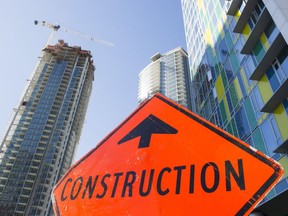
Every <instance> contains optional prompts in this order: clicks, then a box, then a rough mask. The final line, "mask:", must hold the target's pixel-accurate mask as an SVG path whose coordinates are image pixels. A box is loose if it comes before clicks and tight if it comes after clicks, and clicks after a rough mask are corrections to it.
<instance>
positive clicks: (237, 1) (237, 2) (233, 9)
mask: <svg viewBox="0 0 288 216" xmlns="http://www.w3.org/2000/svg"><path fill="white" fill-rule="evenodd" d="M241 2H242V0H232V2H231V5H230V7H229V9H228V11H227V15H230V16H234V15H235V13H236V11H237V9H238V8H239V6H240V4H241Z"/></svg>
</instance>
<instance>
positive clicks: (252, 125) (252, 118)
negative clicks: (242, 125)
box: [244, 98, 257, 131]
mask: <svg viewBox="0 0 288 216" xmlns="http://www.w3.org/2000/svg"><path fill="white" fill-rule="evenodd" d="M244 106H245V110H246V113H247V117H248V121H249V124H250V128H251V130H252V131H253V129H254V128H255V127H257V121H256V118H255V112H254V110H253V108H252V104H251V101H250V99H249V98H247V99H246V100H245V101H244Z"/></svg>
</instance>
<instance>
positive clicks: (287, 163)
mask: <svg viewBox="0 0 288 216" xmlns="http://www.w3.org/2000/svg"><path fill="white" fill-rule="evenodd" d="M278 162H279V163H280V164H281V165H282V167H283V169H284V175H283V177H282V178H285V177H287V176H288V158H287V156H284V157H282V158H281V159H280V160H279V161H278Z"/></svg>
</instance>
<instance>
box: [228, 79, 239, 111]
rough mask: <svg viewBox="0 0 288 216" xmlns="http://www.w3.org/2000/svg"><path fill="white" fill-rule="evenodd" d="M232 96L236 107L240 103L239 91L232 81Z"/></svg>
mask: <svg viewBox="0 0 288 216" xmlns="http://www.w3.org/2000/svg"><path fill="white" fill-rule="evenodd" d="M230 96H231V101H232V104H233V107H234V108H235V107H236V106H237V104H238V97H237V92H236V88H235V86H234V83H232V84H231V86H230Z"/></svg>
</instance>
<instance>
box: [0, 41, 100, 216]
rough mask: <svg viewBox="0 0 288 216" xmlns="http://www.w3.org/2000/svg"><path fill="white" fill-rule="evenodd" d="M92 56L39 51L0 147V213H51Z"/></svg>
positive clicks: (79, 118) (63, 47)
mask: <svg viewBox="0 0 288 216" xmlns="http://www.w3.org/2000/svg"><path fill="white" fill-rule="evenodd" d="M94 69H95V68H94V65H93V59H92V56H91V53H90V52H89V51H86V50H82V49H81V48H80V47H71V46H68V45H67V44H66V43H64V41H59V43H57V44H56V45H55V46H47V47H45V48H44V49H43V52H42V56H41V58H40V62H39V64H38V66H37V67H36V70H35V71H34V72H33V76H32V77H31V79H30V80H28V82H29V83H28V87H27V88H26V89H25V90H24V94H23V97H21V99H20V101H19V103H18V104H17V106H16V108H15V109H14V112H15V113H14V114H13V118H12V120H11V123H10V124H9V125H8V127H7V131H6V132H5V135H4V138H3V140H2V141H1V143H0V215H15V216H16V215H53V211H52V205H51V200H50V195H51V191H52V188H53V186H54V185H55V184H56V182H57V181H58V180H59V178H60V177H61V176H62V175H63V174H64V173H65V172H66V171H67V170H68V168H69V167H70V166H71V163H72V160H73V157H74V155H75V150H76V147H77V145H78V143H79V139H80V134H81V130H82V126H83V122H84V118H85V114H86V110H87V106H88V101H89V98H90V94H91V90H92V82H93V80H94Z"/></svg>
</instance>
